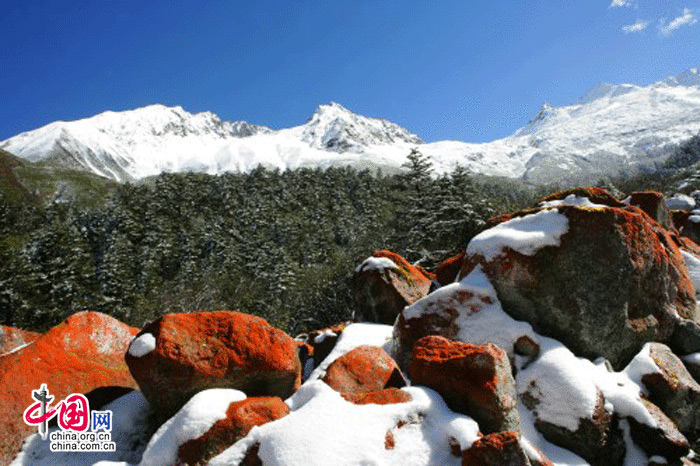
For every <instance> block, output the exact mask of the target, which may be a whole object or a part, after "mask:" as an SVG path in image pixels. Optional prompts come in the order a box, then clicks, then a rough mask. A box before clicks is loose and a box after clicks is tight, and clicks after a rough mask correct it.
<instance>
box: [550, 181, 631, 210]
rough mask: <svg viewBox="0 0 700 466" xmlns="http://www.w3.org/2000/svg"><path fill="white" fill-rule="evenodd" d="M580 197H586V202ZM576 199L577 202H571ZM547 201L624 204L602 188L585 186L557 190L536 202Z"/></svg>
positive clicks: (571, 203)
mask: <svg viewBox="0 0 700 466" xmlns="http://www.w3.org/2000/svg"><path fill="white" fill-rule="evenodd" d="M581 199H586V200H587V201H588V202H582V201H580V200H581ZM573 201H577V202H573ZM543 203H544V204H547V203H549V204H550V205H552V206H556V205H588V206H590V205H599V206H607V207H625V204H624V203H623V202H622V201H620V200H619V199H617V198H616V197H615V196H613V195H612V194H610V193H609V192H607V191H606V190H605V189H603V188H596V187H592V186H586V187H581V188H573V189H567V190H566V191H557V192H555V193H552V194H550V195H548V196H546V197H544V198H542V199H540V201H539V202H538V204H540V205H542V204H543Z"/></svg>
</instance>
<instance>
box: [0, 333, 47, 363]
mask: <svg viewBox="0 0 700 466" xmlns="http://www.w3.org/2000/svg"><path fill="white" fill-rule="evenodd" d="M40 336H41V333H36V332H29V331H27V330H20V329H18V328H14V327H8V326H5V325H0V356H2V355H4V354H6V353H9V352H10V351H12V350H15V349H17V348H19V347H21V346H24V345H27V344H29V343H31V342H33V341H36V340H37V339H38V338H39V337H40Z"/></svg>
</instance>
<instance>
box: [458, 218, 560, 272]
mask: <svg viewBox="0 0 700 466" xmlns="http://www.w3.org/2000/svg"><path fill="white" fill-rule="evenodd" d="M567 231H569V220H568V219H567V218H566V216H565V215H563V214H560V213H559V211H557V210H556V209H550V210H543V211H540V212H537V213H535V214H530V215H526V216H524V217H518V218H514V219H511V220H508V221H507V222H503V223H500V224H498V225H496V226H495V227H493V228H490V229H488V230H486V231H483V232H481V233H479V234H478V235H476V236H475V237H474V238H472V240H471V241H470V242H469V245H468V246H467V254H469V255H476V254H479V255H481V256H483V257H484V259H486V260H487V261H491V260H493V259H494V258H495V257H497V256H499V255H501V254H502V253H503V251H504V249H505V248H509V249H512V250H514V251H517V252H519V253H520V254H524V255H526V256H531V255H533V254H535V253H536V252H537V251H538V250H539V249H541V248H543V247H545V246H559V244H560V238H561V236H562V235H563V234H565V233H566V232H567Z"/></svg>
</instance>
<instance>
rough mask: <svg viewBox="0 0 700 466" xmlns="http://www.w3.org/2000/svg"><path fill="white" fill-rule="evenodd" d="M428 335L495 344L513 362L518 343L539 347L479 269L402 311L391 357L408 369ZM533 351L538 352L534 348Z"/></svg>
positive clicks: (527, 327) (529, 330)
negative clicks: (417, 346) (503, 305)
mask: <svg viewBox="0 0 700 466" xmlns="http://www.w3.org/2000/svg"><path fill="white" fill-rule="evenodd" d="M429 335H439V336H442V337H445V338H447V339H449V340H454V341H460V342H462V343H469V344H487V343H493V344H494V345H496V346H499V347H501V348H503V349H504V350H506V352H507V353H508V356H509V357H510V358H511V363H512V362H513V361H514V357H515V355H516V351H515V345H516V343H517V341H518V340H520V341H521V344H522V345H524V344H525V343H524V338H529V339H530V340H531V341H532V343H533V344H535V345H536V343H534V342H535V339H536V335H535V333H534V332H533V331H532V328H531V326H530V325H529V324H527V323H525V322H516V321H514V320H513V318H512V317H510V316H509V315H508V314H506V313H505V312H504V311H503V309H502V307H501V304H500V302H499V301H498V297H497V296H496V291H495V290H494V288H493V286H491V284H490V283H489V281H488V278H486V276H485V275H484V274H483V272H482V271H481V269H480V268H477V269H475V270H474V271H473V272H472V274H470V275H469V277H467V278H465V279H462V280H461V281H460V282H455V283H451V284H449V285H446V286H443V287H441V288H440V289H438V290H436V291H434V292H433V293H431V294H430V295H428V296H426V297H425V298H423V299H421V300H419V301H417V302H415V303H414V304H412V305H411V306H408V307H406V308H405V309H404V310H403V311H402V312H401V314H400V315H399V318H398V319H397V320H396V324H395V325H394V330H393V335H392V355H393V356H394V358H395V359H396V361H397V362H398V363H399V366H400V367H401V368H402V369H403V370H408V367H409V364H410V360H411V357H412V353H413V346H414V345H415V343H416V342H417V341H418V340H420V339H421V338H423V337H426V336H429ZM523 349H524V348H523V347H521V350H523ZM530 349H531V350H532V351H535V348H534V347H533V348H530Z"/></svg>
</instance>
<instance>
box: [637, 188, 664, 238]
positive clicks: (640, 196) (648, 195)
mask: <svg viewBox="0 0 700 466" xmlns="http://www.w3.org/2000/svg"><path fill="white" fill-rule="evenodd" d="M629 203H630V205H633V206H637V207H639V208H640V209H642V211H644V213H646V214H647V215H648V216H649V217H651V218H653V219H654V220H656V222H657V223H658V224H659V225H661V226H662V227H664V228H666V229H668V230H670V229H672V228H673V220H671V211H670V210H669V209H668V206H667V205H666V201H665V200H664V195H663V194H661V193H660V192H658V191H636V192H633V193H632V194H630V198H629Z"/></svg>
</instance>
